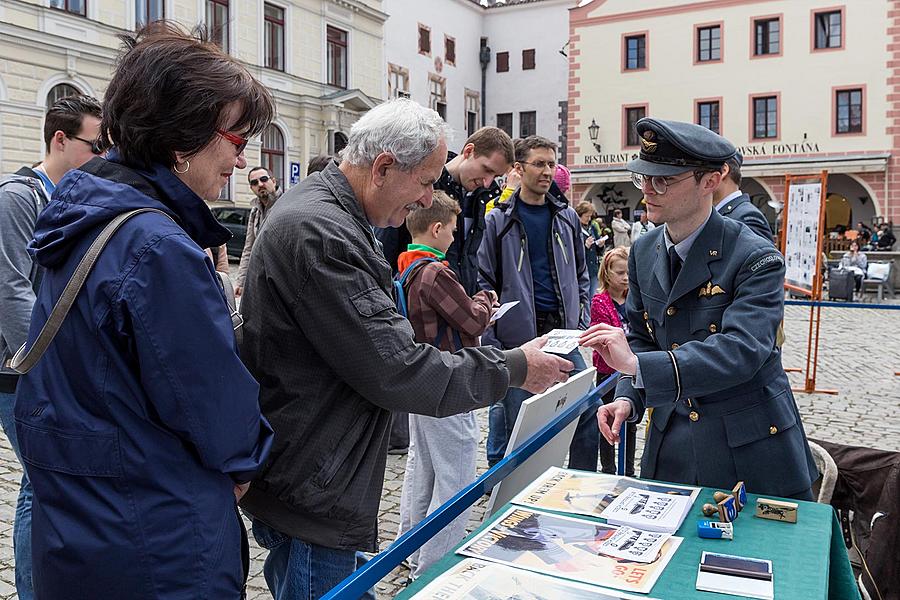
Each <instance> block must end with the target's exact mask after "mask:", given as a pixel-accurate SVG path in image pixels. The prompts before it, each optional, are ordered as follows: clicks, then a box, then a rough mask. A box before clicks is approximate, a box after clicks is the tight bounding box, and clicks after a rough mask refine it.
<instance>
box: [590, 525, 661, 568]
mask: <svg viewBox="0 0 900 600" xmlns="http://www.w3.org/2000/svg"><path fill="white" fill-rule="evenodd" d="M667 539H669V534H668V533H657V532H654V531H642V530H640V529H633V528H631V527H620V528H619V530H618V531H617V532H616V533H614V534H613V536H612V537H610V538H607V539H606V541H604V542H603V543H602V544H601V545H600V553H601V554H605V555H607V556H613V557H615V558H622V559H625V560H636V561H637V562H642V563H650V562H653V561H654V560H656V557H657V556H658V555H659V551H660V549H661V548H662V545H663V544H664V543H665V542H666V540H667Z"/></svg>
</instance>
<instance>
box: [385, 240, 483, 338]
mask: <svg viewBox="0 0 900 600" xmlns="http://www.w3.org/2000/svg"><path fill="white" fill-rule="evenodd" d="M422 257H430V258H434V257H435V256H434V254H432V253H430V252H426V251H424V250H414V251H407V252H404V253H403V254H401V255H400V258H399V259H398V260H397V263H398V264H397V268H398V269H399V270H400V272H401V273H402V272H403V271H404V270H406V268H407V267H408V266H409V265H411V264H412V263H413V262H414V261H415V260H416V259H418V258H422ZM406 290H407V291H406V301H407V307H408V313H409V314H408V316H407V318H408V319H409V322H410V324H411V325H412V328H413V331H415V332H416V341H417V342H421V343H423V344H433V345H437V346H438V348H440V349H441V350H449V351H450V352H453V351H455V350H459V348H458V347H456V346H457V344H456V342H455V341H454V340H455V336H454V335H453V332H454V331H455V332H457V333H458V334H459V341H460V342H461V344H462V346H461V347H471V346H477V345H478V338H479V337H480V336H481V334H482V333H484V330H485V329H487V327H488V325H490V322H491V307H492V306H493V300H492V299H491V297H490V296H489V295H488V292H486V291H485V290H481V291H479V292H477V293H476V294H475V295H474V296H472V297H469V295H468V294H466V290H464V289H463V286H462V285H460V283H459V279H457V277H456V273H454V272H453V270H452V269H451V268H450V267H448V266H447V265H446V264H445V263H443V262H425V263H421V264H420V265H419V266H417V267H416V268H415V271H413V272H412V273H410V276H409V278H408V279H407V286H406ZM438 336H440V338H441V339H440V344H435V341H436V340H437V338H438Z"/></svg>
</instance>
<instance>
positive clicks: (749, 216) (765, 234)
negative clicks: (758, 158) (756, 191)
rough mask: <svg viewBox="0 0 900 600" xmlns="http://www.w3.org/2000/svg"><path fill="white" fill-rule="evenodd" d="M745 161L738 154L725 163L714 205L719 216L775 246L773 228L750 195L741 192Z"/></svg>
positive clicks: (714, 195) (714, 197) (714, 194)
mask: <svg viewBox="0 0 900 600" xmlns="http://www.w3.org/2000/svg"><path fill="white" fill-rule="evenodd" d="M743 162H744V160H743V158H742V157H741V153H740V152H738V153H737V154H735V155H734V157H733V158H730V159H728V160H727V161H725V167H724V168H723V173H722V181H721V183H719V187H717V188H716V191H715V192H713V204H714V206H715V208H716V210H717V211H719V214H720V215H722V216H723V217H728V218H729V219H734V220H735V221H740V222H741V223H743V224H744V225H746V226H747V227H749V228H750V230H751V231H753V233H755V234H756V235H758V236H759V237H761V238H763V239H764V240H769V241H770V242H772V243H773V244H774V243H775V241H774V240H773V239H772V228H771V227H769V221H768V220H766V217H765V215H763V214H762V211H761V210H759V209H758V208H757V207H756V206H755V205H754V204H753V202H751V201H750V194H747V193H744V192H742V191H741V166H742V164H743Z"/></svg>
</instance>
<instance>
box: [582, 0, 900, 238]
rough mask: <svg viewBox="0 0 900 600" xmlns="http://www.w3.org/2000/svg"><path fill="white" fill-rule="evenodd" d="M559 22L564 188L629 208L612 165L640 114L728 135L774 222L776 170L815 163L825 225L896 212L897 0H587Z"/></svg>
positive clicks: (899, 152) (624, 183)
mask: <svg viewBox="0 0 900 600" xmlns="http://www.w3.org/2000/svg"><path fill="white" fill-rule="evenodd" d="M569 25H570V26H569V33H570V49H571V50H570V53H569V56H570V63H569V86H568V88H569V122H568V143H569V148H568V150H569V155H570V157H571V158H570V166H571V167H573V169H572V170H573V183H574V194H573V195H574V196H575V199H576V200H577V199H582V198H585V199H589V200H591V201H592V202H594V203H595V205H596V206H597V208H598V210H599V211H601V212H606V211H608V210H612V209H614V208H623V209H625V210H626V212H631V211H633V210H634V209H635V208H638V206H639V202H640V198H641V194H640V192H639V190H637V189H635V188H634V187H633V186H632V184H631V183H630V177H629V174H628V173H627V172H626V171H625V169H624V167H625V163H627V161H628V160H630V159H631V158H632V157H633V156H635V155H636V153H637V152H638V140H637V139H636V138H635V134H634V130H633V127H632V126H633V124H634V122H635V121H636V120H637V119H639V118H641V117H643V116H652V117H658V118H663V119H675V120H682V121H692V122H695V123H700V124H702V125H705V126H707V127H709V128H711V129H713V130H714V131H717V132H719V133H720V134H722V135H723V136H725V137H726V138H728V139H729V140H731V141H732V142H733V143H734V144H735V145H736V146H738V147H739V148H740V149H741V151H742V152H743V155H744V168H743V174H744V177H745V183H744V185H743V186H742V187H743V189H744V191H746V192H749V193H750V194H751V195H752V196H753V197H754V201H755V202H756V204H758V205H759V206H760V207H761V208H762V209H763V211H764V212H765V213H766V215H767V217H768V218H769V220H770V221H771V222H773V223H774V222H775V220H776V217H777V210H778V208H779V206H778V204H779V202H781V201H783V194H784V176H785V175H786V174H793V175H807V174H816V173H819V172H821V171H822V170H827V171H828V173H829V178H828V193H829V199H828V205H827V220H828V223H827V226H828V228H829V229H832V228H834V227H836V226H838V225H848V224H851V223H852V224H855V223H856V222H858V221H865V222H867V223H872V222H878V221H880V220H882V219H883V220H893V221H895V222H896V221H900V26H898V25H900V2H897V1H888V2H886V1H884V0H854V2H846V3H844V4H835V3H832V2H830V1H829V0H703V1H695V2H673V1H671V0H644V1H643V2H641V3H640V6H638V5H637V4H635V3H634V2H631V1H629V0H594V1H592V2H584V3H582V6H580V7H579V8H577V9H575V10H572V11H571V12H570V23H569Z"/></svg>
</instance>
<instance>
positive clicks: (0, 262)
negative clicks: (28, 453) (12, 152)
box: [0, 167, 50, 393]
mask: <svg viewBox="0 0 900 600" xmlns="http://www.w3.org/2000/svg"><path fill="white" fill-rule="evenodd" d="M49 201H50V198H49V197H48V196H47V192H46V190H45V189H44V185H43V183H42V182H41V180H40V178H39V177H38V175H37V174H36V173H35V172H34V171H32V170H31V169H29V168H28V167H22V168H21V169H19V171H17V172H16V174H15V175H8V176H6V177H4V178H3V179H0V363H2V364H4V365H5V363H6V361H7V360H9V359H10V358H11V357H12V355H13V354H14V353H15V352H16V350H18V349H19V347H20V346H21V345H22V344H23V343H25V338H26V337H27V336H28V326H29V324H30V323H31V308H32V307H33V306H34V298H35V294H37V290H38V288H39V287H40V283H41V274H42V272H43V269H42V268H41V267H40V265H38V264H37V263H36V262H35V261H34V258H33V257H32V256H31V254H29V253H28V249H27V246H28V242H30V241H31V238H32V237H34V224H35V222H37V218H38V214H40V212H41V211H42V210H44V207H45V206H47V203H48V202H49ZM2 371H3V375H0V383H2V385H3V386H4V387H3V388H2V391H4V392H7V393H12V392H14V391H15V381H16V379H17V376H16V375H15V374H13V372H12V370H10V369H9V368H7V367H5V366H4V367H2ZM5 386H9V387H5Z"/></svg>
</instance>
